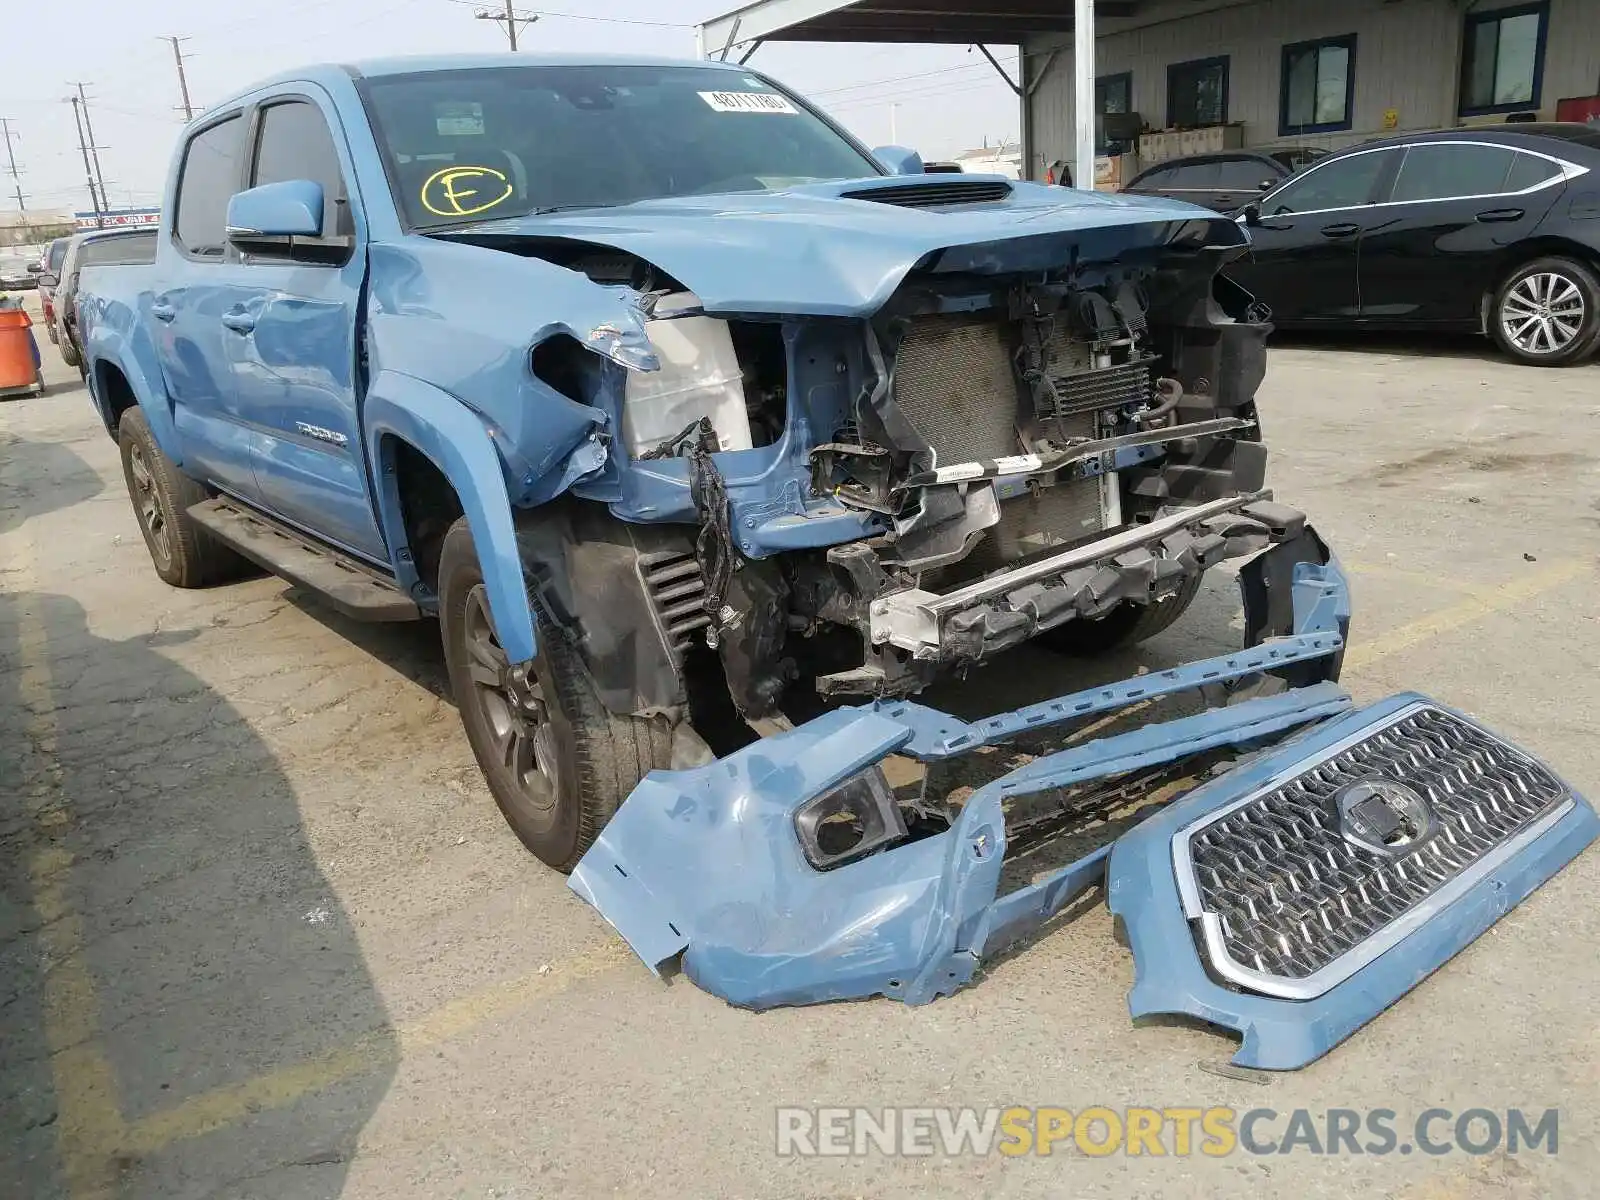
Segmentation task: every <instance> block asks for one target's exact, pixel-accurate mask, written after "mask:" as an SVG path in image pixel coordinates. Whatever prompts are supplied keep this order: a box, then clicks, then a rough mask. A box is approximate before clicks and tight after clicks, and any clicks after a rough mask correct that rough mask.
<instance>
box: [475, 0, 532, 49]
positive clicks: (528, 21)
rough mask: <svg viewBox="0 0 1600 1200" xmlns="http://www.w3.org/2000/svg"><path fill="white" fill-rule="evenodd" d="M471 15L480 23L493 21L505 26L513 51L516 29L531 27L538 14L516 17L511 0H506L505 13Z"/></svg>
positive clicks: (515, 43)
mask: <svg viewBox="0 0 1600 1200" xmlns="http://www.w3.org/2000/svg"><path fill="white" fill-rule="evenodd" d="M473 15H474V16H475V17H477V18H478V20H480V21H493V22H495V23H496V24H498V25H503V26H505V31H506V37H507V38H508V39H509V40H510V42H511V48H512V49H513V50H515V49H516V48H517V27H518V26H519V25H521V26H528V25H532V24H533V23H534V22H535V21H537V20H538V19H539V14H538V13H534V14H533V15H532V16H531V17H519V16H517V10H516V9H514V8H513V7H512V6H511V0H506V10H505V12H480V13H474V14H473Z"/></svg>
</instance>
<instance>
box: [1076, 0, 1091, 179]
mask: <svg viewBox="0 0 1600 1200" xmlns="http://www.w3.org/2000/svg"><path fill="white" fill-rule="evenodd" d="M1074 3H1075V4H1076V9H1075V11H1074V12H1073V16H1072V74H1073V78H1074V81H1075V83H1076V85H1077V87H1076V91H1075V93H1074V97H1073V102H1072V115H1073V117H1074V118H1076V119H1075V121H1074V124H1075V125H1076V126H1077V153H1076V154H1075V155H1074V158H1075V160H1076V161H1075V163H1074V165H1073V169H1072V182H1073V183H1074V184H1076V185H1077V186H1078V187H1080V188H1083V189H1084V190H1086V191H1090V192H1092V191H1094V142H1095V137H1094V132H1095V130H1094V124H1095V121H1094V116H1095V114H1094V70H1095V56H1094V0H1074Z"/></svg>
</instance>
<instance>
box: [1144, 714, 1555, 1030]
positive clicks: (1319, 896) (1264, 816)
mask: <svg viewBox="0 0 1600 1200" xmlns="http://www.w3.org/2000/svg"><path fill="white" fill-rule="evenodd" d="M1375 780H1377V781H1393V782H1395V783H1399V784H1402V785H1404V788H1408V789H1410V790H1411V792H1413V793H1415V794H1417V795H1420V796H1421V797H1422V799H1423V800H1424V801H1425V802H1426V806H1427V809H1428V810H1431V814H1432V828H1431V832H1430V833H1424V834H1423V835H1422V836H1420V837H1418V838H1417V840H1416V841H1415V842H1414V843H1411V844H1397V845H1394V846H1389V847H1386V850H1385V853H1381V854H1380V853H1377V852H1375V851H1373V850H1370V849H1367V848H1364V847H1362V846H1358V845H1356V844H1355V843H1354V842H1353V841H1352V840H1350V838H1349V837H1347V836H1346V833H1345V832H1344V831H1343V830H1342V829H1341V824H1342V822H1341V817H1340V813H1339V799H1340V797H1341V795H1344V794H1347V793H1349V789H1351V788H1352V787H1353V785H1356V784H1360V783H1363V782H1367V783H1370V782H1372V781H1375ZM1570 803H1571V800H1570V796H1569V794H1568V792H1567V790H1566V788H1565V787H1564V786H1563V785H1562V784H1561V782H1560V781H1559V780H1558V779H1557V778H1556V777H1555V776H1554V775H1553V774H1551V773H1550V771H1549V770H1548V769H1547V768H1545V767H1544V766H1543V765H1542V764H1540V763H1539V762H1537V761H1535V760H1534V759H1532V758H1531V757H1529V756H1528V755H1526V754H1524V753H1522V752H1521V751H1520V750H1517V749H1516V748H1514V747H1512V746H1510V745H1508V744H1507V743H1506V742H1504V741H1502V740H1501V739H1499V738H1497V737H1495V736H1494V735H1493V734H1490V733H1488V732H1487V731H1486V730H1484V729H1481V728H1480V727H1478V726H1477V725H1474V724H1472V723H1471V722H1469V721H1466V720H1463V719H1462V718H1460V717H1458V716H1455V715H1454V714H1452V713H1448V712H1445V711H1443V710H1441V709H1439V708H1437V707H1434V706H1432V705H1418V706H1415V707H1412V708H1409V709H1406V710H1402V711H1401V712H1400V713H1399V714H1397V715H1396V717H1394V718H1393V719H1391V721H1390V722H1389V723H1387V724H1385V725H1383V726H1381V727H1379V728H1377V729H1375V730H1369V731H1365V732H1363V733H1361V734H1360V735H1358V738H1357V740H1354V741H1352V742H1351V743H1349V744H1346V745H1344V746H1342V747H1340V748H1337V749H1336V750H1335V751H1334V752H1332V753H1330V754H1327V755H1325V756H1324V757H1323V758H1321V759H1320V760H1319V761H1317V762H1316V763H1314V764H1313V765H1312V766H1310V767H1309V768H1308V769H1306V770H1305V771H1303V772H1302V773H1301V774H1299V775H1297V776H1296V777H1295V778H1293V779H1291V780H1289V781H1287V782H1285V783H1282V784H1279V785H1277V786H1275V787H1273V788H1271V789H1270V790H1268V791H1265V792H1263V793H1260V794H1258V795H1256V796H1254V797H1250V798H1247V799H1246V800H1245V801H1243V802H1241V803H1240V804H1237V805H1234V806H1231V807H1229V808H1227V809H1224V810H1223V811H1222V812H1221V813H1219V814H1216V815H1214V816H1212V817H1210V818H1207V819H1206V820H1205V821H1204V822H1202V823H1201V824H1198V825H1196V826H1191V827H1190V828H1189V829H1188V830H1185V831H1183V832H1180V834H1179V835H1178V838H1177V839H1176V841H1175V843H1174V862H1175V865H1176V866H1177V868H1178V873H1179V879H1180V884H1181V885H1182V886H1183V888H1184V890H1185V892H1186V895H1185V904H1186V907H1188V908H1189V910H1190V911H1189V916H1190V917H1191V918H1197V919H1198V921H1199V932H1200V934H1201V936H1202V940H1203V942H1204V944H1205V946H1206V950H1207V957H1208V958H1209V959H1210V961H1211V964H1212V967H1213V969H1215V970H1216V971H1217V972H1218V973H1219V974H1221V975H1223V976H1224V977H1225V978H1229V979H1231V980H1233V981H1234V982H1236V983H1238V984H1240V985H1241V986H1244V987H1248V988H1251V989H1252V990H1256V991H1262V992H1266V993H1267V994H1272V995H1282V996H1289V997H1292V998H1307V997H1310V996H1316V995H1320V994H1322V993H1323V992H1325V991H1326V990H1327V989H1328V988H1330V987H1332V986H1334V984H1336V983H1338V982H1339V981H1340V980H1341V979H1344V978H1348V976H1349V975H1351V974H1353V973H1354V972H1355V971H1356V970H1358V969H1359V968H1360V967H1361V966H1363V965H1365V964H1366V963H1367V962H1370V961H1372V959H1374V958H1376V957H1377V955H1378V954H1381V953H1382V952H1383V950H1385V949H1387V948H1388V947H1389V946H1390V945H1392V944H1393V943H1394V942H1395V941H1397V940H1398V939H1399V938H1400V937H1402V936H1404V934H1405V933H1406V932H1409V929H1410V922H1408V921H1407V918H1408V917H1410V916H1414V915H1416V914H1417V913H1418V910H1427V909H1431V908H1432V907H1433V906H1436V905H1439V904H1444V903H1448V902H1449V900H1450V899H1451V898H1453V897H1454V895H1456V894H1458V893H1459V892H1460V891H1462V890H1464V889H1465V888H1466V887H1468V886H1470V885H1471V884H1472V883H1473V882H1475V880H1476V879H1477V878H1479V877H1481V876H1482V875H1484V874H1486V873H1487V872H1488V871H1490V870H1492V869H1493V868H1494V867H1495V866H1497V865H1498V864H1499V862H1501V861H1503V860H1504V859H1505V858H1506V857H1507V856H1508V855H1509V853H1510V852H1511V849H1512V848H1513V847H1512V845H1511V844H1512V843H1514V842H1516V841H1517V839H1519V838H1526V837H1527V836H1531V834H1532V832H1533V831H1534V830H1536V829H1537V828H1539V827H1541V826H1542V825H1543V824H1544V823H1545V822H1548V821H1551V820H1553V819H1555V817H1556V815H1557V814H1558V813H1559V812H1560V811H1563V810H1564V809H1565V808H1566V807H1568V806H1570ZM1196 909H1198V911H1195V910H1196Z"/></svg>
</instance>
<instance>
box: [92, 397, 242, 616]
mask: <svg viewBox="0 0 1600 1200" xmlns="http://www.w3.org/2000/svg"><path fill="white" fill-rule="evenodd" d="M117 442H118V444H119V445H120V446H121V448H122V477H123V478H124V479H125V480H127V483H128V498H129V499H130V500H131V501H133V514H134V517H135V519H137V520H138V522H139V532H140V533H142V534H144V544H145V547H146V548H147V549H148V550H149V551H150V561H151V562H152V563H154V564H155V568H156V574H157V575H159V576H161V578H162V580H163V581H164V582H166V583H170V584H171V585H172V586H173V587H180V588H199V587H207V586H209V585H211V584H213V583H221V582H222V581H223V580H226V579H231V578H234V577H237V576H239V575H242V574H244V573H246V572H247V571H248V570H249V569H250V568H249V565H248V564H247V563H246V562H245V560H244V559H242V558H240V557H239V555H237V554H235V553H234V552H233V551H232V550H230V549H228V547H227V546H225V545H223V544H222V543H221V542H219V541H218V540H217V539H216V538H215V537H213V536H212V535H211V533H210V531H208V530H207V529H206V528H205V527H204V526H202V525H201V524H200V523H199V522H197V521H196V520H195V519H194V518H193V517H191V516H190V515H189V509H190V508H192V507H193V506H194V505H196V504H199V503H201V502H202V501H204V500H206V499H208V498H209V497H208V496H207V495H206V490H205V488H203V487H201V486H200V485H199V484H198V483H196V482H195V481H194V480H192V479H190V478H189V477H188V476H187V475H185V474H184V473H183V472H182V471H180V470H178V468H177V467H175V466H173V464H172V460H171V459H169V458H168V457H167V456H166V455H165V454H163V453H162V452H161V447H160V446H159V445H157V444H156V439H155V437H154V436H153V435H152V434H151V433H150V426H149V424H148V423H147V422H146V421H145V419H144V412H143V411H142V410H141V409H140V408H139V406H138V405H134V406H133V407H132V408H130V409H128V411H127V412H125V413H123V414H122V419H121V420H120V421H119V422H118V423H117Z"/></svg>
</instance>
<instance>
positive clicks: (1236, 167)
mask: <svg viewBox="0 0 1600 1200" xmlns="http://www.w3.org/2000/svg"><path fill="white" fill-rule="evenodd" d="M1327 154H1328V152H1327V151H1326V150H1317V149H1314V148H1312V147H1310V146H1301V147H1295V148H1293V149H1284V150H1227V151H1223V152H1220V153H1217V154H1194V155H1190V156H1189V157H1187V158H1171V159H1168V160H1167V161H1166V162H1164V163H1160V164H1158V165H1156V166H1153V167H1151V168H1150V169H1149V170H1148V171H1141V172H1139V174H1137V175H1135V176H1134V177H1133V179H1132V180H1131V181H1129V182H1128V183H1127V184H1126V185H1125V186H1124V187H1123V189H1122V190H1123V191H1125V192H1133V193H1135V194H1137V195H1142V196H1165V197H1167V198H1168V199H1169V200H1187V201H1188V202H1189V203H1190V204H1203V205H1204V206H1205V207H1207V208H1209V209H1213V210H1215V211H1216V212H1225V213H1234V212H1238V211H1239V209H1240V208H1242V207H1244V205H1245V204H1247V203H1249V202H1250V201H1251V200H1258V199H1260V197H1261V193H1262V192H1264V191H1266V190H1267V189H1269V188H1272V187H1274V186H1276V185H1277V184H1279V183H1280V182H1282V181H1283V180H1284V179H1287V178H1288V177H1289V176H1290V175H1293V174H1294V173H1295V172H1296V171H1298V170H1300V169H1301V168H1302V167H1305V166H1308V165H1309V164H1311V163H1314V162H1316V161H1317V160H1318V159H1319V158H1325V157H1327Z"/></svg>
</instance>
